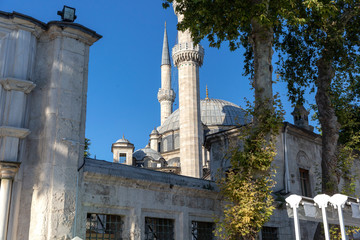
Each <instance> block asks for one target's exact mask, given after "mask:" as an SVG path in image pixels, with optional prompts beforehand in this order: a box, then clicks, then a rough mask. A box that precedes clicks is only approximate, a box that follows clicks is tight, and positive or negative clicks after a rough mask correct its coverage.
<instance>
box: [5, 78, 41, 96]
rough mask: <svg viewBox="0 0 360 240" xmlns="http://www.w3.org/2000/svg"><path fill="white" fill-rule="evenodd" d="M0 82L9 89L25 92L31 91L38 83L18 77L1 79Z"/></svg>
mask: <svg viewBox="0 0 360 240" xmlns="http://www.w3.org/2000/svg"><path fill="white" fill-rule="evenodd" d="M0 84H1V85H2V87H3V88H4V89H5V90H7V91H11V90H12V91H21V92H24V93H30V92H31V91H32V90H33V89H34V88H35V87H36V85H35V84H34V83H33V82H31V81H27V80H22V79H17V78H3V79H0Z"/></svg>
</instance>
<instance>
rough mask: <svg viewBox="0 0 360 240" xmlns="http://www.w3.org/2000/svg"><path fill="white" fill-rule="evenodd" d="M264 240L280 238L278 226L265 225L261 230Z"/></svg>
mask: <svg viewBox="0 0 360 240" xmlns="http://www.w3.org/2000/svg"><path fill="white" fill-rule="evenodd" d="M261 235H262V240H278V239H279V238H278V229H277V228H276V227H263V228H262V230H261Z"/></svg>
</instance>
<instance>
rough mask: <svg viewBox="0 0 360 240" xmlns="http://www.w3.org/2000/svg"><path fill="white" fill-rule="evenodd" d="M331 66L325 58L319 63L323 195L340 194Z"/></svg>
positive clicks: (318, 98) (317, 99)
mask: <svg viewBox="0 0 360 240" xmlns="http://www.w3.org/2000/svg"><path fill="white" fill-rule="evenodd" d="M331 65H332V64H331V61H330V60H325V59H324V58H322V59H320V60H319V61H318V63H317V67H318V78H317V80H316V86H317V92H316V96H315V99H316V104H317V107H318V111H319V121H320V124H321V130H322V159H321V170H322V190H323V193H326V194H329V195H332V194H334V193H337V192H338V178H337V174H336V171H337V156H336V150H337V142H338V138H339V129H340V124H339V123H338V121H337V117H336V115H335V110H334V108H333V105H332V104H331V98H330V93H329V91H330V84H331V81H332V78H333V77H334V75H335V72H334V69H333V68H332V66H331Z"/></svg>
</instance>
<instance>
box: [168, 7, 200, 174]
mask: <svg viewBox="0 0 360 240" xmlns="http://www.w3.org/2000/svg"><path fill="white" fill-rule="evenodd" d="M177 17H178V21H181V19H182V16H181V15H179V14H177ZM178 39H179V43H178V44H177V45H175V46H174V47H173V49H172V57H173V60H174V64H175V66H176V67H177V68H178V77H179V111H180V162H181V174H182V175H186V176H190V177H197V178H199V177H201V175H202V174H201V172H202V160H201V159H202V150H201V147H202V146H201V145H202V141H201V140H202V134H203V131H202V125H201V118H200V91H199V67H200V66H201V65H202V63H203V58H204V49H203V47H202V46H200V45H195V44H194V43H193V42H192V39H191V36H190V33H189V32H188V31H185V32H181V31H179V32H178Z"/></svg>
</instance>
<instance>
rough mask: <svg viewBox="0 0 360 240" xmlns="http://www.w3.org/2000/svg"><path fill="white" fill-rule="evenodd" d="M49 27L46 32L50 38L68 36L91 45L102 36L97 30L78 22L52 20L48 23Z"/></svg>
mask: <svg viewBox="0 0 360 240" xmlns="http://www.w3.org/2000/svg"><path fill="white" fill-rule="evenodd" d="M48 27H49V29H48V30H47V32H46V33H47V34H48V36H50V39H55V38H57V37H68V38H73V39H76V40H79V41H81V42H83V43H85V44H87V45H89V46H91V45H92V44H93V43H94V42H96V41H97V40H99V39H100V38H102V36H101V35H99V34H97V33H96V32H95V31H92V30H91V29H88V28H86V27H84V26H82V25H80V24H77V23H67V22H60V21H52V22H49V23H48Z"/></svg>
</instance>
